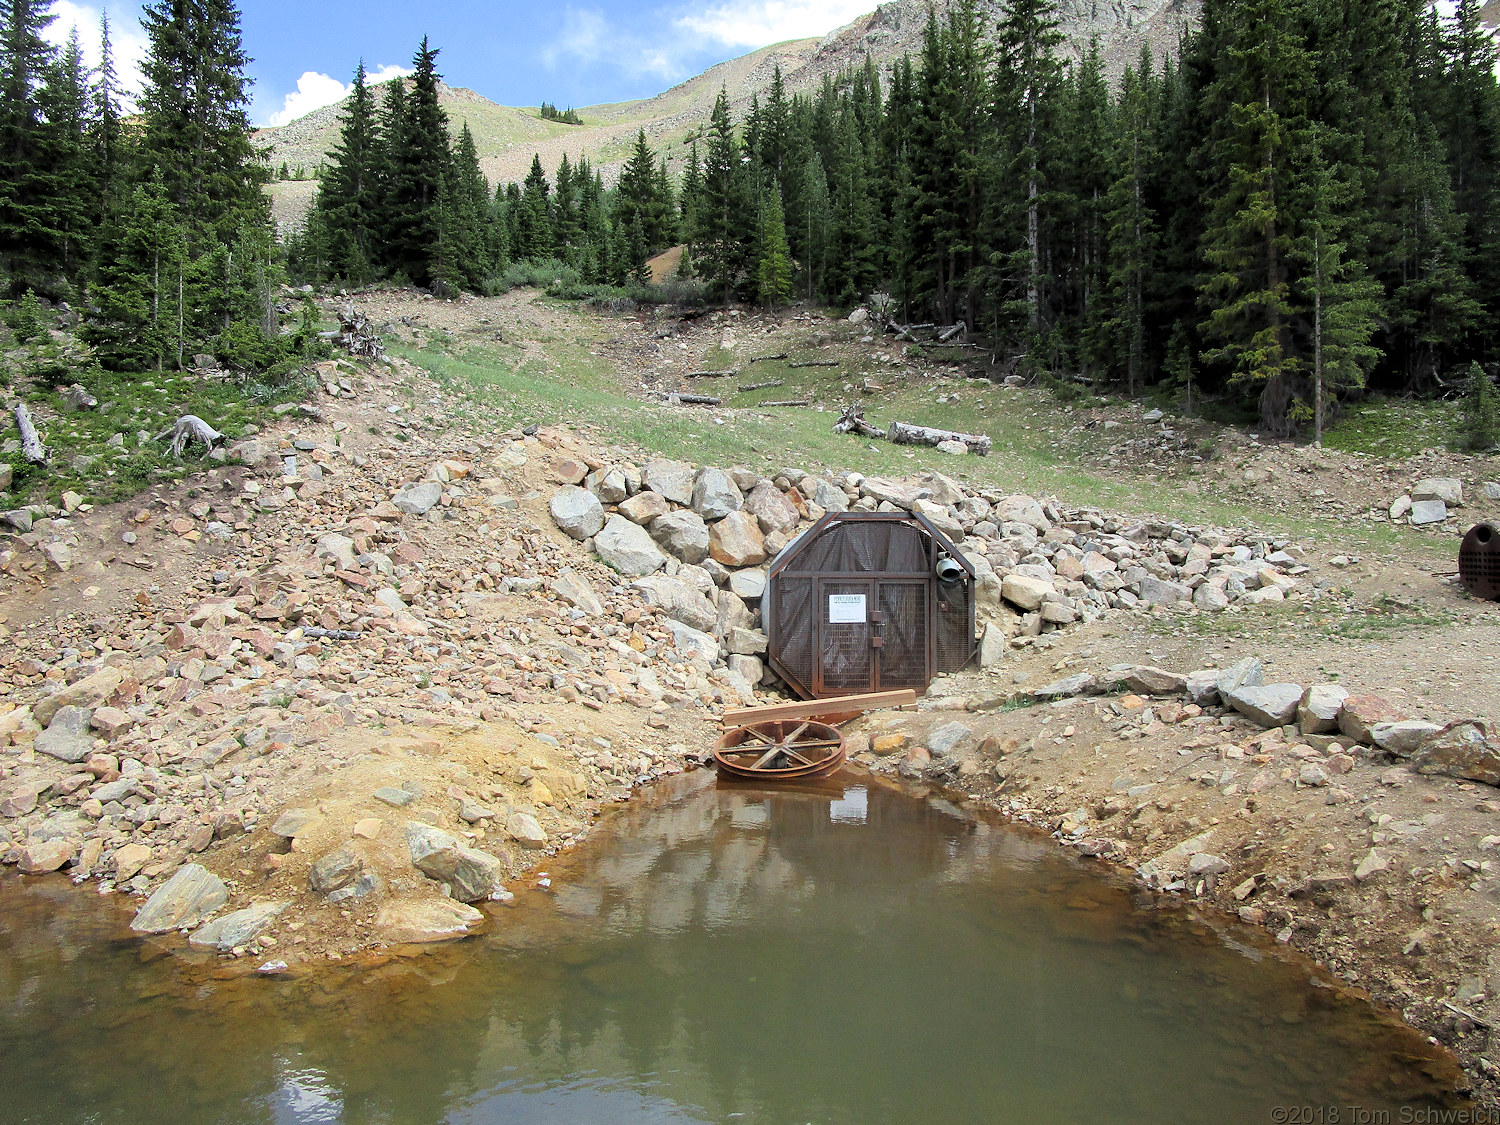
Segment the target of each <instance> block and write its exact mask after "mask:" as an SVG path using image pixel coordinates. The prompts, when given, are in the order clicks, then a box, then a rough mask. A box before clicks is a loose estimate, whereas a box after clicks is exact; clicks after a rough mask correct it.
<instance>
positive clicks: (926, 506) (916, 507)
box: [911, 500, 964, 542]
mask: <svg viewBox="0 0 1500 1125" xmlns="http://www.w3.org/2000/svg"><path fill="white" fill-rule="evenodd" d="M911 510H912V512H913V513H914V514H916V515H919V516H922V517H923V518H925V519H926V520H927V522H928V523H930V524H932V526H933V527H935V528H937V529H938V530H939V531H941V532H942V533H943V534H944V535H946V536H947V537H948V538H949V539H952V540H954V541H955V542H956V541H958V540H960V539H962V538H963V537H964V526H963V524H961V523H959V522H958V521H957V520H956V519H954V518H953V516H952V515H951V514H950V513H949V511H948V509H947V508H945V507H944V506H943V505H942V504H934V503H933V502H932V501H931V500H913V501H912V505H911Z"/></svg>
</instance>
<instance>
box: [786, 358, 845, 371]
mask: <svg viewBox="0 0 1500 1125" xmlns="http://www.w3.org/2000/svg"><path fill="white" fill-rule="evenodd" d="M838 365H839V361H838V360H836V359H804V360H800V361H798V362H797V363H789V364H787V366H788V367H790V368H793V369H794V370H795V369H796V368H798V367H837V366H838Z"/></svg>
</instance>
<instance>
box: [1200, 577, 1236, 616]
mask: <svg viewBox="0 0 1500 1125" xmlns="http://www.w3.org/2000/svg"><path fill="white" fill-rule="evenodd" d="M1193 604H1194V605H1195V606H1197V607H1198V608H1199V609H1201V610H1202V611H1203V612H1204V613H1218V612H1219V611H1220V610H1223V609H1227V608H1229V595H1227V594H1225V593H1224V587H1222V586H1217V585H1215V584H1213V583H1212V582H1205V583H1203V585H1201V586H1199V587H1198V588H1197V589H1196V590H1194V591H1193Z"/></svg>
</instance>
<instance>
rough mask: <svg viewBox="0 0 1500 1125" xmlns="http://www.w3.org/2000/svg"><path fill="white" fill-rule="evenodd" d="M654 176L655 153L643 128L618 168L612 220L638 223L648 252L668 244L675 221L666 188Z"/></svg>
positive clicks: (656, 250) (672, 234)
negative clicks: (622, 163) (622, 165)
mask: <svg viewBox="0 0 1500 1125" xmlns="http://www.w3.org/2000/svg"><path fill="white" fill-rule="evenodd" d="M665 187H666V185H664V184H663V183H662V178H661V177H659V176H658V175H657V165H656V154H655V153H653V152H652V151H651V146H650V145H648V144H647V143H646V131H645V130H644V129H642V130H639V131H638V132H637V133H636V138H635V148H633V149H632V150H631V153H630V158H629V159H628V160H626V161H625V166H624V167H623V168H621V169H620V182H619V185H618V186H617V187H616V189H615V201H616V202H615V221H616V222H620V223H624V224H626V225H627V226H629V225H630V224H632V223H639V224H640V226H641V237H642V238H643V239H644V240H645V245H646V250H647V252H648V253H651V254H656V253H660V252H661V251H662V250H665V249H666V248H667V247H668V246H670V245H672V242H673V236H674V234H675V232H676V224H675V223H674V222H673V220H672V198H671V195H670V189H668V190H666V191H664V190H663V189H664V188H665Z"/></svg>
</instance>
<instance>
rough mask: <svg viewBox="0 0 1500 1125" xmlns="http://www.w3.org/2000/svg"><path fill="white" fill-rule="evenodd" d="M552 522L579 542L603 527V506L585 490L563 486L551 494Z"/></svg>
mask: <svg viewBox="0 0 1500 1125" xmlns="http://www.w3.org/2000/svg"><path fill="white" fill-rule="evenodd" d="M548 507H549V508H550V509H551V511H552V522H553V523H555V524H557V526H558V527H559V528H560V529H562V531H563V532H564V533H566V534H568V535H571V536H572V537H573V538H574V539H577V540H579V541H580V542H581V541H583V540H585V539H587V538H589V537H590V536H592V535H596V534H597V533H598V531H599V529H600V528H601V527H603V526H604V505H603V504H601V503H599V497H597V496H595V495H594V494H593V493H592V492H590V491H589V490H588V489H586V488H579V487H577V486H576V485H571V484H570V485H565V486H563V487H562V488H559V489H558V490H557V491H556V492H554V493H553V494H552V500H551V502H550V503H549V505H548Z"/></svg>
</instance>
